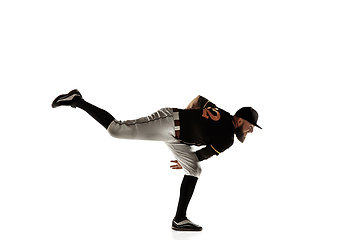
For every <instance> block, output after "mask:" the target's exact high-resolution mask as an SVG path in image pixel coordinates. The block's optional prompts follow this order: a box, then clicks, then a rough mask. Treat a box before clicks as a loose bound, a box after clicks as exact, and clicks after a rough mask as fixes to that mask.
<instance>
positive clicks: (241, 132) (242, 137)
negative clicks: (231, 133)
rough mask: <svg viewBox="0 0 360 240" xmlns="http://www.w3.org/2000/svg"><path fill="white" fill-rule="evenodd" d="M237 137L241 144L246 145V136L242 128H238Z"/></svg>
mask: <svg viewBox="0 0 360 240" xmlns="http://www.w3.org/2000/svg"><path fill="white" fill-rule="evenodd" d="M235 135H236V137H237V139H238V140H239V141H240V142H241V143H244V141H245V138H246V134H244V133H243V131H242V129H241V128H238V129H237V130H235Z"/></svg>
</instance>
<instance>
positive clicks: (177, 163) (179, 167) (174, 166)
mask: <svg viewBox="0 0 360 240" xmlns="http://www.w3.org/2000/svg"><path fill="white" fill-rule="evenodd" d="M170 162H172V163H176V164H175V165H171V166H170V167H171V168H172V169H182V166H181V165H180V163H179V162H178V161H177V160H174V161H170Z"/></svg>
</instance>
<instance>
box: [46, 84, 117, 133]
mask: <svg viewBox="0 0 360 240" xmlns="http://www.w3.org/2000/svg"><path fill="white" fill-rule="evenodd" d="M51 106H52V107H53V108H56V107H60V106H71V107H73V108H76V107H78V108H80V109H82V110H84V111H85V112H87V113H88V114H89V115H90V116H92V117H93V118H94V119H95V120H96V121H98V122H99V123H100V124H101V125H102V126H103V127H104V128H106V129H107V128H108V127H109V125H110V123H111V122H112V121H113V120H114V119H115V118H114V117H113V116H112V115H111V114H110V113H108V112H107V111H105V110H103V109H101V108H98V107H96V106H94V105H92V104H90V103H88V102H86V101H85V100H84V99H83V98H82V95H81V93H80V92H79V91H78V90H77V89H75V90H72V91H70V92H69V93H67V94H62V95H60V96H58V97H57V98H55V100H54V101H53V103H52V105H51Z"/></svg>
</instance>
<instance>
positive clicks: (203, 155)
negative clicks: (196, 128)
mask: <svg viewBox="0 0 360 240" xmlns="http://www.w3.org/2000/svg"><path fill="white" fill-rule="evenodd" d="M233 143H234V139H230V140H228V141H219V142H214V143H213V144H209V145H207V146H206V147H204V148H202V149H200V150H198V151H197V152H196V156H197V157H198V159H199V161H203V160H206V159H208V158H210V157H212V156H214V155H219V154H220V153H222V152H224V151H225V150H226V149H228V148H229V147H231V146H232V145H233Z"/></svg>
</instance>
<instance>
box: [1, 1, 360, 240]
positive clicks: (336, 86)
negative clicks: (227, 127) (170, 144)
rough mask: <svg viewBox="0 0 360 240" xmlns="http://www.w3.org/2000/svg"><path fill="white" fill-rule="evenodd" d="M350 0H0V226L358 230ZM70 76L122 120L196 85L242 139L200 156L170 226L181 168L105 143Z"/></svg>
mask: <svg viewBox="0 0 360 240" xmlns="http://www.w3.org/2000/svg"><path fill="white" fill-rule="evenodd" d="M359 11H360V9H359V5H358V2H357V1H347V0H342V1H319V0H311V1H80V0H71V1H15V0H14V1H10V0H5V1H1V4H0V34H1V37H0V43H1V44H0V51H1V52H0V64H1V65H0V68H1V69H0V79H1V94H0V104H1V124H0V131H1V139H2V144H1V156H0V157H1V159H0V239H2V240H10V239H52V240H54V239H219V238H220V237H221V239H359V238H360V227H359V226H360V207H359V202H360V193H359V187H360V174H359V172H360V163H359V160H360V155H359V149H358V147H359V134H360V131H359V130H360V129H359V121H360V116H359V115H360V114H359V93H358V92H359V91H358V90H359V87H358V83H359V77H360V73H359V64H360V59H359V56H360V47H359V46H360V45H359V42H360V34H359V27H360V26H359V25H360V24H359V23H360V17H359ZM74 88H78V89H79V90H80V91H81V92H82V94H83V96H84V98H85V100H87V101H89V102H91V103H93V104H95V105H97V106H99V107H102V108H104V109H106V110H108V111H109V112H111V113H112V114H113V115H114V116H115V117H116V118H118V119H121V120H127V119H133V118H138V117H142V116H146V115H148V114H151V113H152V112H154V111H156V110H158V109H159V108H162V107H178V108H185V107H186V106H187V104H188V103H189V102H190V101H191V100H192V99H193V98H194V97H196V96H197V95H198V94H201V95H203V96H205V97H207V98H208V99H210V100H211V101H213V102H214V103H216V104H217V105H218V106H219V107H221V108H224V109H225V110H227V111H229V112H231V113H235V112H236V110H238V109H239V108H240V107H243V106H252V107H254V108H255V109H256V110H257V111H258V112H259V121H258V123H259V125H260V126H262V127H263V130H259V129H255V131H254V133H253V134H251V135H249V136H248V138H247V140H246V142H245V143H244V144H241V143H239V142H236V143H235V144H234V146H233V147H232V148H231V149H229V150H227V151H226V152H225V153H223V154H221V155H220V156H218V157H213V158H212V159H210V160H207V161H205V162H203V163H202V168H203V174H202V176H201V178H200V179H199V181H198V185H197V187H196V191H195V194H194V196H193V199H192V201H191V203H190V206H189V209H188V217H189V218H190V219H191V220H193V221H194V222H195V223H198V224H200V225H202V226H203V228H204V230H203V232H200V233H179V232H173V231H172V230H171V229H170V226H171V220H172V218H173V216H174V214H175V210H176V206H177V200H178V194H179V187H180V183H181V180H182V177H183V172H182V171H181V170H180V171H175V170H171V169H170V167H169V166H170V160H173V159H174V158H173V156H172V155H171V153H170V151H169V150H168V149H167V148H166V146H165V145H164V144H163V143H161V142H141V141H125V140H117V139H113V138H111V137H109V135H108V134H107V132H106V131H105V130H104V129H103V128H102V126H101V125H99V124H98V123H96V122H95V121H94V120H93V119H91V118H90V117H89V116H88V115H87V114H86V113H84V112H83V111H81V110H79V109H72V108H69V107H68V108H66V107H63V108H58V109H52V108H51V107H50V105H51V102H52V101H53V99H54V98H55V97H56V96H57V95H59V94H62V93H67V92H69V91H70V90H72V89H74Z"/></svg>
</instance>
